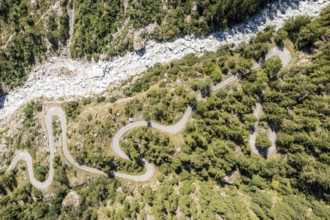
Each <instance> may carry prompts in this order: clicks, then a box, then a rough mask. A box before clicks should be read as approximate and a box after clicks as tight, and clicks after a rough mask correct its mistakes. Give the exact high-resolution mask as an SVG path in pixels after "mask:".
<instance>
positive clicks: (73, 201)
mask: <svg viewBox="0 0 330 220" xmlns="http://www.w3.org/2000/svg"><path fill="white" fill-rule="evenodd" d="M62 205H63V206H67V205H72V206H73V207H77V206H78V205H79V195H78V194H77V193H76V192H75V191H71V192H69V193H68V194H67V195H66V196H65V198H64V200H63V201H62Z"/></svg>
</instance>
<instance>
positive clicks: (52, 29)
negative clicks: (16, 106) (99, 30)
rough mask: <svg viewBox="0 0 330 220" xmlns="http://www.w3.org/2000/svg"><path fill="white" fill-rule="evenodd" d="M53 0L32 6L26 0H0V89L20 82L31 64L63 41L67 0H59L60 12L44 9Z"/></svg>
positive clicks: (65, 28) (66, 19) (66, 16)
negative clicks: (48, 44)
mask: <svg viewBox="0 0 330 220" xmlns="http://www.w3.org/2000/svg"><path fill="white" fill-rule="evenodd" d="M54 3H55V2H49V1H47V2H37V3H36V4H35V5H33V4H31V1H27V0H17V1H16V0H15V1H12V0H2V1H1V3H0V12H1V13H0V27H1V28H0V35H1V36H3V37H4V38H2V39H1V40H0V45H1V48H0V66H1V69H0V92H3V91H8V90H9V89H10V88H12V87H15V86H18V85H21V84H22V83H23V82H24V81H25V80H26V78H27V75H28V72H29V70H30V67H31V66H32V65H33V64H36V63H39V62H40V61H41V60H43V59H45V57H46V55H45V54H46V52H47V51H49V52H51V53H55V52H56V51H57V50H58V48H59V44H62V45H65V44H66V40H67V39H68V30H69V25H68V24H69V18H68V14H67V11H66V3H67V1H61V4H60V5H59V8H60V13H59V14H55V12H54V11H53V10H50V12H47V11H48V9H49V8H50V7H51V5H53V4H54ZM43 15H44V16H43ZM42 16H43V17H42ZM44 37H46V38H47V40H46V39H45V38H44ZM7 41H8V42H7ZM47 41H48V42H49V43H50V44H51V46H50V47H48V46H47ZM2 46H5V47H4V48H2Z"/></svg>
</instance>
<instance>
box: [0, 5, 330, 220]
mask: <svg viewBox="0 0 330 220" xmlns="http://www.w3.org/2000/svg"><path fill="white" fill-rule="evenodd" d="M329 33H330V7H327V8H325V9H324V10H323V11H322V13H321V15H320V17H319V18H317V19H314V20H313V19H311V18H309V17H306V16H299V17H296V18H292V19H289V20H288V21H287V22H286V23H285V25H284V26H283V28H281V29H280V30H278V31H277V32H275V31H274V29H273V28H272V27H269V28H267V29H266V30H265V32H262V33H259V34H258V35H257V36H256V37H255V38H254V39H252V40H251V42H249V43H248V44H242V45H240V46H239V47H233V46H232V45H225V46H222V47H221V48H219V50H218V51H217V52H215V53H206V54H205V55H203V56H200V57H198V56H195V55H193V54H189V55H187V56H186V57H184V58H183V59H181V60H178V61H175V62H172V63H169V64H165V65H155V66H154V67H152V68H150V69H148V70H147V71H146V72H144V73H143V74H142V75H140V76H139V78H137V79H130V80H128V81H127V82H126V83H123V85H122V90H121V91H120V92H118V91H116V90H114V91H110V92H109V94H107V95H104V96H100V97H97V98H83V99H81V100H76V101H70V102H67V103H65V104H63V107H64V109H65V112H66V114H67V117H68V121H69V128H68V129H69V132H68V137H69V148H70V151H71V153H72V155H73V156H74V157H75V158H76V159H77V161H79V163H82V164H85V165H88V166H93V167H97V168H99V169H102V170H103V171H105V172H107V173H109V178H105V177H99V178H97V177H94V178H91V179H90V180H89V181H86V182H85V183H84V184H83V185H81V184H80V185H73V184H72V178H74V177H77V176H79V175H81V174H79V173H78V174H77V172H78V171H77V170H75V169H74V168H72V167H71V166H70V165H68V164H66V162H65V160H64V158H63V157H62V156H60V154H59V155H57V156H56V158H55V170H56V174H55V182H54V183H53V185H52V189H51V192H52V193H50V196H49V193H48V192H41V191H39V190H36V189H35V188H33V187H32V186H31V185H30V184H29V183H25V184H22V180H21V179H20V178H19V177H20V176H21V175H23V174H24V173H25V172H26V170H25V171H24V169H23V168H22V167H21V168H16V169H15V170H13V171H12V172H10V173H6V174H2V175H1V177H0V204H1V206H0V216H1V217H2V218H3V219H58V218H65V219H76V218H79V219H123V218H128V219H136V218H140V219H143V218H145V217H151V216H152V217H154V218H155V219H186V218H194V219H206V218H210V219H214V218H222V219H281V220H282V219H329V218H330V207H329V202H330V180H329V176H330V166H329V165H330V159H329V158H330V154H329V152H330V150H329V149H330V145H329V144H330V139H329V131H330V117H329V116H330V112H329V108H328V105H329V99H330V98H329V97H330V90H329V88H330V75H329V71H330V35H329ZM275 44H277V46H279V47H283V46H285V47H287V48H289V49H290V51H291V52H292V53H293V60H292V62H291V63H290V64H289V66H287V67H285V68H282V66H281V63H280V60H279V59H278V58H277V57H274V58H271V59H268V60H266V61H265V62H262V65H261V67H260V68H259V69H252V66H253V63H255V61H256V60H259V59H261V60H262V59H263V58H264V56H265V54H266V52H267V50H268V49H269V48H272V47H274V46H275ZM234 74H239V75H240V79H239V81H237V82H235V83H233V84H231V85H229V86H228V87H226V88H224V89H221V90H218V91H215V92H212V91H211V89H210V88H211V86H212V85H214V84H216V83H218V82H220V81H221V80H223V79H225V78H227V77H228V76H230V75H234ZM199 91H201V92H202V95H203V99H201V100H197V99H196V98H195V97H196V94H197V93H198V92H199ZM125 97H126V98H128V99H126V101H123V102H117V99H120V98H125ZM131 97H133V98H132V99H130V98H131ZM257 101H260V103H261V105H262V107H263V115H262V117H261V118H260V119H259V121H260V124H264V125H269V126H272V127H273V128H274V129H275V130H276V133H277V140H276V145H277V146H276V147H277V151H278V153H277V154H276V155H273V156H271V157H269V158H267V157H263V156H260V155H256V154H254V153H253V152H252V151H251V148H250V146H249V144H248V137H249V134H250V131H251V129H252V128H253V127H254V123H255V122H256V118H255V117H254V116H253V110H254V107H255V105H256V102H257ZM187 104H189V105H191V106H192V107H193V115H192V118H191V119H190V120H189V123H188V125H187V127H186V129H185V130H184V131H183V132H182V133H181V134H179V135H176V136H175V137H172V136H171V135H168V134H166V133H160V132H158V131H155V130H153V129H152V128H150V127H147V128H140V129H136V130H135V131H133V132H129V133H128V134H127V135H126V136H125V137H124V138H123V140H122V141H121V144H122V147H123V149H125V151H126V152H127V153H128V155H129V156H130V158H131V161H127V160H125V161H122V160H120V159H118V158H116V157H115V156H114V155H113V154H111V153H109V150H106V149H109V148H110V146H109V143H111V138H112V135H113V134H114V133H115V132H116V131H117V130H118V129H119V128H120V127H122V126H123V125H124V124H126V123H128V121H129V120H138V119H139V118H147V119H148V120H151V121H158V122H161V123H164V124H171V123H173V122H175V121H177V120H178V119H179V118H180V117H181V116H182V113H183V111H184V110H185V106H186V105H187ZM42 109H43V108H42V104H41V103H39V102H38V103H30V104H28V105H27V106H26V107H25V108H24V110H23V113H22V117H23V129H22V130H21V133H18V134H17V136H14V137H11V138H10V137H9V138H8V140H7V143H8V148H9V149H11V151H14V149H16V148H17V146H18V145H19V147H20V148H29V150H30V151H31V152H33V151H36V146H34V145H33V144H32V143H33V140H32V141H31V140H30V139H24V138H23V139H22V138H20V136H22V133H24V134H25V135H26V133H29V132H30V133H31V136H34V134H33V133H32V132H33V130H34V129H36V126H38V123H37V122H36V120H37V118H36V116H37V115H38V114H40V112H42ZM91 109H92V111H91ZM53 126H54V128H56V127H58V125H56V123H54V125H53ZM54 130H55V131H57V130H56V129H54ZM93 131H95V132H93ZM2 135H4V134H2ZM263 139H264V138H263V137H262V136H261V138H259V139H258V141H259V142H260V143H264V142H267V141H264V140H263ZM17 140H20V142H19V143H18V142H17ZM78 141H79V143H81V144H82V145H81V146H79V145H77V143H78ZM266 145H267V144H265V146H266ZM268 145H269V144H268ZM82 146H83V147H82ZM141 158H146V159H147V160H148V161H150V162H152V163H154V164H155V165H156V166H157V169H158V171H157V172H158V173H157V175H156V177H155V179H154V180H151V181H150V182H147V183H143V184H133V183H130V184H127V181H124V180H123V181H122V180H121V179H117V178H112V176H111V171H114V170H116V171H125V172H128V173H132V172H134V173H140V172H143V167H142V166H141V164H140V159H141ZM8 161H9V160H8ZM37 164H38V163H37ZM36 166H37V165H36ZM38 166H40V165H38ZM23 167H24V166H23ZM45 170H46V171H47V167H39V168H38V169H37V170H36V172H37V173H38V176H39V177H38V178H39V179H41V180H42V179H43V178H45V175H47V173H46V172H45ZM23 183H24V182H23ZM72 193H76V194H77V195H79V199H78V201H77V202H76V203H69V204H68V203H67V202H66V201H67V198H68V197H69V196H70V195H71V194H72ZM46 195H47V196H46Z"/></svg>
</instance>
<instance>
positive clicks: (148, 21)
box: [0, 0, 271, 92]
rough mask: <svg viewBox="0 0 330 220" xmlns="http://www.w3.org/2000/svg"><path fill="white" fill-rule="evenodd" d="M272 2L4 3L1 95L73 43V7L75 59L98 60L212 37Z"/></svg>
mask: <svg viewBox="0 0 330 220" xmlns="http://www.w3.org/2000/svg"><path fill="white" fill-rule="evenodd" d="M268 2H271V0H258V1H251V0H235V1H227V0H221V1H204V0H203V1H191V0H189V1H161V0H155V1H154V0H143V1H128V0H127V1H110V0H107V1H103V0H96V1H82V0H59V1H56V0H50V1H38V0H32V1H31V0H2V1H1V2H0V36H1V37H0V92H3V90H5V91H8V90H9V89H10V88H12V87H15V86H18V85H21V84H22V83H23V82H24V81H25V79H26V78H27V75H28V73H29V70H30V67H31V66H32V65H34V64H36V63H39V62H40V61H42V60H45V59H47V57H49V56H52V55H58V54H59V53H60V51H61V49H62V48H63V47H64V46H66V45H70V42H67V39H68V38H69V29H70V27H69V12H68V10H73V8H74V10H73V13H74V19H75V21H74V31H73V39H72V44H71V56H72V58H84V59H88V60H90V59H92V58H93V59H94V60H98V59H99V58H102V59H105V58H109V57H110V56H113V55H118V54H123V53H124V52H125V51H127V50H133V48H135V49H141V48H143V42H144V41H145V40H146V39H156V40H170V39H173V38H175V37H178V36H182V35H185V34H190V33H195V34H201V35H204V34H207V33H210V32H211V31H213V30H215V29H218V28H224V27H227V26H228V25H230V24H234V23H236V22H240V21H242V20H244V19H245V18H246V17H247V16H248V15H252V14H254V13H256V12H257V11H258V10H260V9H261V8H262V7H263V6H264V5H265V4H266V3H268ZM72 16H73V15H72ZM146 27H148V28H146ZM134 39H135V40H134ZM134 41H135V43H134ZM134 45H135V46H134ZM136 45H137V46H136Z"/></svg>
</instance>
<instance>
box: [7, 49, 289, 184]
mask: <svg viewBox="0 0 330 220" xmlns="http://www.w3.org/2000/svg"><path fill="white" fill-rule="evenodd" d="M273 56H279V57H280V59H281V61H282V63H283V66H285V65H287V64H288V63H289V62H290V60H291V54H290V52H289V51H288V50H287V49H284V50H279V49H272V50H270V51H269V53H268V54H267V56H266V59H269V58H270V57H273ZM254 68H257V67H254ZM237 79H238V76H231V77H229V78H227V79H226V80H224V81H222V82H221V83H219V84H217V85H215V86H213V87H212V88H211V89H212V91H215V90H219V89H221V88H223V87H225V86H227V85H228V84H230V83H232V82H234V81H235V80H237ZM201 98H202V96H201V94H200V93H199V94H198V95H197V99H201ZM259 109H260V104H259V105H258V103H257V108H256V111H255V115H256V117H258V111H259ZM191 114H192V108H191V107H190V106H188V108H187V110H186V111H185V113H184V114H183V116H182V118H181V120H180V121H179V122H177V123H176V124H174V125H169V126H166V125H161V124H158V123H155V122H147V121H137V122H134V123H131V124H128V125H126V126H124V127H122V128H121V129H119V130H118V132H117V133H116V134H115V136H114V137H113V139H112V142H111V148H112V150H113V152H114V153H115V154H116V155H117V156H118V157H121V158H123V159H129V157H128V155H127V154H126V153H125V152H124V151H123V150H122V149H121V147H120V139H121V137H122V136H123V135H124V134H125V133H127V132H128V131H130V130H132V129H134V128H138V127H146V126H150V127H152V128H155V129H158V130H160V131H163V132H167V133H169V134H176V133H178V132H180V131H182V130H183V129H184V127H185V125H186V123H187V121H188V120H189V118H190V116H191ZM54 116H58V117H59V119H60V123H61V128H62V133H61V137H62V147H63V153H64V156H65V158H66V159H67V160H68V161H69V162H70V163H71V164H73V165H74V166H75V167H77V168H78V169H81V170H83V171H86V172H90V173H94V174H100V175H106V174H105V173H104V172H102V171H101V170H98V169H95V168H92V167H88V166H84V165H81V164H79V163H77V162H76V161H75V160H74V158H73V157H72V155H71V154H70V152H69V150H68V146H67V135H66V134H67V121H66V115H65V112H64V111H63V110H62V108H60V107H53V108H51V109H50V110H49V111H48V112H47V114H46V115H45V124H46V130H47V136H48V141H49V149H50V154H49V174H48V178H47V180H46V181H44V182H40V181H38V180H37V179H36V178H35V176H34V173H33V164H32V157H31V155H30V154H29V153H27V152H20V153H18V154H17V155H16V156H15V157H14V159H13V160H12V162H11V164H10V166H9V168H8V170H10V169H13V168H14V167H15V166H16V164H17V163H18V162H19V161H20V160H23V161H25V162H26V164H27V169H28V174H29V178H30V181H31V184H32V185H33V186H35V187H36V188H39V189H46V188H48V187H49V186H50V185H51V183H52V180H53V177H54V164H53V163H54V161H53V160H54V154H55V147H54V137H53V128H52V121H53V118H54ZM275 138H276V136H274V139H273V142H272V143H274V148H275ZM253 139H254V142H253ZM254 143H255V134H252V135H251V136H250V145H251V147H252V150H253V149H254V148H255V146H254ZM253 152H255V151H254V150H253ZM143 162H144V165H145V168H146V172H145V173H144V174H142V175H131V174H125V173H120V172H114V176H115V177H120V178H125V179H129V180H134V181H147V180H149V179H150V178H151V177H152V176H153V175H154V173H155V167H154V165H153V164H151V163H149V162H148V161H146V160H145V159H143Z"/></svg>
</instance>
